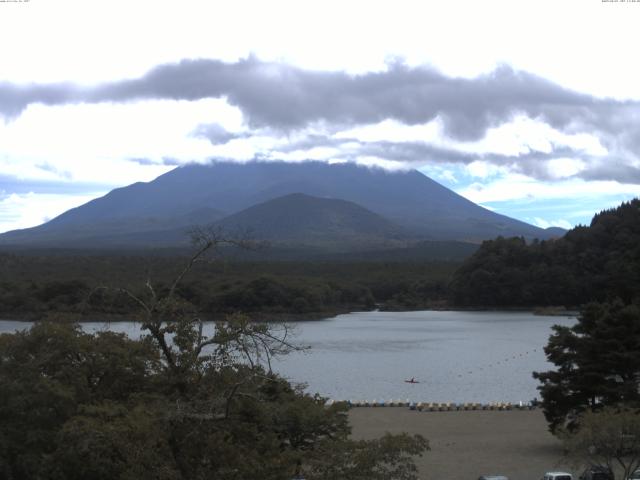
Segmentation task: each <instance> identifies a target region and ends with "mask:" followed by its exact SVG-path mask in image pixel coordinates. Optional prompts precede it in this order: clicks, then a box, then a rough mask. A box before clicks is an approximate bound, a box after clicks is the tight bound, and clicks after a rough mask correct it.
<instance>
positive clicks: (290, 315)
mask: <svg viewBox="0 0 640 480" xmlns="http://www.w3.org/2000/svg"><path fill="white" fill-rule="evenodd" d="M359 312H386V313H394V312H397V313H411V312H515V313H532V314H533V315H539V316H545V317H576V316H578V315H579V313H580V310H579V308H571V309H565V308H564V307H558V306H545V307H499V308H497V307H463V306H441V307H436V306H432V307H431V308H417V309H402V308H394V309H386V308H385V307H384V305H378V306H377V307H376V308H373V309H370V310H362V309H353V308H344V309H332V310H325V311H320V312H304V313H295V312H238V313H242V314H244V315H247V316H248V317H250V318H251V319H252V320H254V321H257V322H273V323H277V322H317V321H321V320H329V319H331V318H335V317H337V316H338V315H345V314H350V313H359ZM9 315H11V316H12V318H8V316H9ZM42 315H43V314H38V313H35V312H29V313H22V314H19V315H16V314H15V313H10V314H7V316H6V317H5V316H4V315H3V314H0V321H14V322H25V323H29V322H38V321H52V322H66V323H74V322H78V323H82V322H102V323H119V322H132V321H138V320H137V319H135V320H133V318H135V317H136V316H137V314H131V315H124V314H123V315H120V314H106V315H105V314H103V315H92V316H84V315H80V314H78V313H75V312H59V313H54V314H51V313H49V314H44V315H45V318H42ZM47 315H48V317H47ZM228 315H233V313H221V314H218V315H208V316H207V315H203V316H202V320H203V321H204V322H215V321H223V320H224V319H225V318H226V317H227V316H228Z"/></svg>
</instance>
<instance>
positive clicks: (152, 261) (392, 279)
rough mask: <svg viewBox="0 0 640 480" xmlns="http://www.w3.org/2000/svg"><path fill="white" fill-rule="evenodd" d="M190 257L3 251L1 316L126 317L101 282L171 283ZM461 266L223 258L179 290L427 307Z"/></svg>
mask: <svg viewBox="0 0 640 480" xmlns="http://www.w3.org/2000/svg"><path fill="white" fill-rule="evenodd" d="M183 262H184V258H182V257H175V256H162V257H153V256H119V255H78V254H73V255H47V256H34V255H17V254H0V316H2V317H5V318H33V319H42V318H49V319H51V320H54V319H57V318H61V317H66V318H69V317H71V318H74V317H75V318H83V317H97V316H111V315H117V316H126V315H128V314H130V313H131V311H132V309H134V308H135V305H134V304H133V303H132V302H131V299H129V298H127V297H126V296H124V295H120V294H116V293H114V292H113V291H107V290H96V289H97V288H98V287H102V286H123V287H127V288H129V289H131V290H132V291H139V290H140V289H141V287H140V285H143V284H144V282H145V281H146V280H147V278H149V279H152V282H153V284H154V288H155V289H156V290H158V291H163V289H166V288H168V285H169V283H170V281H171V278H172V276H174V275H175V274H176V272H177V269H178V267H179V265H181V264H182V263H183ZM457 266H458V264H452V263H434V262H431V263H420V262H416V263H407V262H390V263H383V262H380V263H373V262H357V263H345V262H341V263H323V262H241V261H222V262H216V263H203V264H198V265H196V266H194V268H193V271H192V273H191V276H190V279H189V280H188V281H185V282H183V283H182V284H181V285H180V286H179V290H178V293H179V294H180V295H181V296H182V297H183V298H184V299H185V300H188V301H189V302H191V303H193V304H194V305H195V306H196V307H197V308H198V309H199V311H200V312H202V313H203V315H205V316H208V317H216V316H221V315H222V316H223V315H225V314H228V313H233V312H236V311H244V312H251V313H256V314H257V313H265V314H282V313H287V314H305V313H315V312H317V313H323V312H326V313H332V312H338V311H346V310H353V309H358V310H367V309H372V308H375V307H376V306H377V307H381V308H389V309H406V308H425V307H428V306H432V305H439V304H441V303H442V302H443V301H444V300H445V299H446V297H447V290H446V285H447V283H448V282H449V279H450V276H451V274H452V272H453V271H454V270H455V268H456V267H457Z"/></svg>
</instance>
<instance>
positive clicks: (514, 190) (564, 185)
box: [456, 174, 640, 203]
mask: <svg viewBox="0 0 640 480" xmlns="http://www.w3.org/2000/svg"><path fill="white" fill-rule="evenodd" d="M456 192H457V193H458V194H460V195H462V196H463V197H466V198H468V199H469V200H471V201H472V202H475V203H486V202H506V201H513V200H522V199H535V200H543V199H547V200H568V201H572V202H579V199H580V198H586V199H589V200H593V198H597V197H599V196H602V197H604V196H612V195H630V196H640V185H631V184H623V183H618V182H614V181H592V182H586V181H584V180H578V179H570V180H560V181H557V182H541V181H537V180H534V179H532V178H529V177H527V176H525V175H519V174H507V175H503V176H501V177H499V178H497V179H495V180H492V181H489V182H488V183H484V184H483V183H478V182H476V183H473V184H471V185H468V186H466V187H464V188H461V189H456Z"/></svg>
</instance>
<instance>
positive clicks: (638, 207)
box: [450, 199, 640, 307]
mask: <svg viewBox="0 0 640 480" xmlns="http://www.w3.org/2000/svg"><path fill="white" fill-rule="evenodd" d="M450 289H451V296H452V299H453V302H454V303H455V304H456V305H474V306H501V307H503V306H521V307H531V306H541V305H565V306H578V305H582V304H585V303H587V302H590V301H605V300H607V299H613V298H616V297H618V298H621V299H622V300H623V301H625V302H627V303H628V302H631V301H632V300H634V299H635V298H637V297H638V296H639V295H640V200H638V199H635V200H632V201H631V202H627V203H623V204H622V205H620V206H619V207H617V208H614V209H611V210H606V211H603V212H601V213H599V214H597V215H595V216H594V217H593V220H592V221H591V224H590V226H588V227H585V226H578V227H576V228H574V229H573V230H571V231H569V232H567V234H566V235H565V236H564V237H562V238H559V239H556V240H548V241H534V242H532V243H530V244H527V243H526V242H525V240H524V239H522V238H501V237H499V238H497V239H496V240H491V241H487V242H484V243H483V244H482V246H481V247H480V249H479V250H478V251H477V252H476V253H475V254H474V255H473V256H471V257H470V258H469V259H467V260H466V261H465V262H464V264H463V265H462V267H461V268H460V269H459V270H458V271H456V273H455V274H454V277H453V280H452V282H451V284H450Z"/></svg>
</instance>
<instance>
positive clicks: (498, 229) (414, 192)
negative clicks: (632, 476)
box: [0, 162, 553, 246]
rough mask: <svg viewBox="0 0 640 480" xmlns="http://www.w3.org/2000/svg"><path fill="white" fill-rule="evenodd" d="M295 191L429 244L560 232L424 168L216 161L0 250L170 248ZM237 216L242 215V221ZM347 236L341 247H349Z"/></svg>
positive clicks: (22, 233) (119, 195)
mask: <svg viewBox="0 0 640 480" xmlns="http://www.w3.org/2000/svg"><path fill="white" fill-rule="evenodd" d="M294 193H302V194H305V195H307V196H309V197H316V198H317V199H327V200H329V199H332V200H342V201H345V202H351V204H356V206H359V207H360V208H362V209H366V210H369V211H370V213H372V214H375V215H377V216H378V217H384V219H381V218H378V223H380V221H381V220H385V221H386V222H388V223H387V228H389V225H391V224H393V225H395V226H397V227H400V228H401V229H402V232H404V233H406V232H410V234H411V235H413V236H415V237H420V238H422V239H423V240H457V241H467V242H476V243H477V242H479V241H481V240H484V239H489V238H494V237H497V236H499V235H502V236H506V237H508V236H523V237H525V238H528V239H531V238H549V237H550V236H553V235H552V234H551V233H550V232H546V231H545V230H543V229H540V228H537V227H534V226H532V225H529V224H527V223H524V222H520V221H518V220H514V219H512V218H509V217H506V216H503V215H499V214H496V213H494V212H491V211H489V210H487V209H484V208H482V207H480V206H478V205H476V204H474V203H473V202H470V201H469V200H467V199H465V198H463V197H461V196H459V195H457V194H456V193H454V192H452V191H451V190H449V189H447V188H445V187H443V186H442V185H440V184H438V183H436V182H434V181H433V180H431V179H430V178H428V177H426V176H425V175H423V174H422V173H420V172H418V171H416V170H411V171H402V172H389V171H386V170H383V169H379V168H367V167H362V166H357V165H354V164H352V163H340V164H328V163H324V162H301V163H284V162H249V163H244V164H241V163H233V162H213V163H211V164H209V165H197V164H191V165H185V166H182V167H178V168H176V169H174V170H172V171H170V172H168V173H166V174H164V175H161V176H160V177H158V178H157V179H155V180H153V181H151V182H148V183H141V182H138V183H134V184H132V185H129V186H127V187H123V188H118V189H115V190H113V191H111V192H109V193H108V194H107V195H105V196H104V197H101V198H97V199H95V200H92V201H90V202H88V203H86V204H84V205H82V206H80V207H77V208H74V209H71V210H69V211H67V212H65V213H63V214H62V215H60V216H58V217H56V218H54V219H53V220H51V221H50V222H47V223H45V224H43V225H40V226H38V227H34V228H29V229H25V230H17V231H13V232H8V233H6V234H3V235H0V244H4V245H9V244H16V243H19V244H22V245H45V244H48V245H57V244H60V245H65V246H68V245H84V246H87V245H89V246H92V245H96V246H104V245H107V244H108V245H114V246H116V245H117V246H120V245H125V244H127V242H132V241H134V243H136V242H137V241H138V240H140V239H144V238H145V237H146V238H151V237H153V238H154V239H155V240H154V241H155V243H158V242H159V243H161V244H171V243H173V242H174V239H173V238H164V239H162V238H158V235H161V234H162V233H163V232H165V233H167V234H169V232H173V234H178V233H177V232H178V231H180V232H184V230H185V229H186V228H188V227H189V226H192V225H195V224H210V223H215V222H218V221H220V220H221V219H223V218H225V217H226V220H224V221H225V222H234V221H236V222H239V223H242V224H243V225H246V226H252V227H254V228H255V227H256V225H249V223H251V222H249V221H248V220H249V219H252V222H254V223H255V222H258V223H259V221H258V218H259V217H260V213H256V212H262V213H264V211H265V209H266V210H269V211H271V210H273V209H276V208H279V207H280V206H283V205H284V204H289V207H288V208H290V207H291V204H292V203H295V202H291V199H289V200H288V201H286V200H281V201H280V202H279V203H275V204H270V205H267V206H262V207H261V208H262V209H263V210H257V211H256V210H254V211H249V212H244V213H243V214H242V215H241V214H240V212H241V211H243V210H246V209H249V208H250V207H254V206H256V207H257V206H258V204H262V203H264V202H268V201H270V200H273V199H277V198H278V197H284V198H285V199H286V196H287V195H290V194H294ZM309 202H310V203H316V204H318V205H316V207H314V208H315V210H313V211H314V212H315V213H314V214H313V215H311V216H310V217H305V216H304V215H298V219H299V220H302V219H303V218H305V219H307V220H309V221H308V222H307V227H310V225H311V224H313V222H318V225H320V224H324V225H325V226H327V224H326V219H322V218H321V216H320V217H318V218H316V217H315V216H314V215H316V214H319V212H322V208H320V206H319V203H318V202H317V201H315V202H314V201H311V200H309ZM336 205H337V204H334V207H335V206H336ZM343 207H344V205H343ZM350 208H351V209H352V210H353V208H354V207H353V206H352V207H350ZM360 213H362V212H360ZM234 214H235V215H238V217H236V220H233V215H234ZM230 216H231V217H230ZM369 218H371V217H370V216H369ZM323 222H324V223H323ZM356 223H357V222H356ZM365 223H366V222H365ZM222 224H225V223H224V222H223V223H222ZM227 224H230V223H227ZM264 224H265V222H262V225H264ZM334 227H336V228H337V224H336V225H334ZM260 228H261V227H260ZM349 228H355V226H354V225H351V226H349V227H346V229H345V231H344V232H341V233H340V235H342V236H343V237H344V235H347V234H348V232H347V231H348V229H349ZM274 232H275V231H274ZM334 232H335V228H334ZM272 233H273V232H272ZM404 233H403V234H404ZM180 235H184V234H183V233H180ZM313 235H315V234H314V233H312V234H311V236H313ZM340 235H339V236H338V237H340ZM385 235H386V234H385ZM385 235H383V236H385ZM303 237H304V235H303V234H302V230H299V236H298V238H299V239H300V240H304V238H303ZM338 237H337V239H336V241H340V240H339V238H338ZM340 238H342V237H340ZM135 239H138V240H135ZM152 243H154V242H152Z"/></svg>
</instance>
